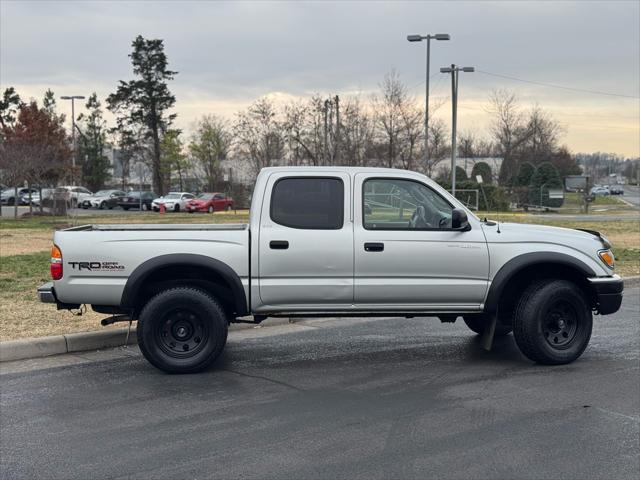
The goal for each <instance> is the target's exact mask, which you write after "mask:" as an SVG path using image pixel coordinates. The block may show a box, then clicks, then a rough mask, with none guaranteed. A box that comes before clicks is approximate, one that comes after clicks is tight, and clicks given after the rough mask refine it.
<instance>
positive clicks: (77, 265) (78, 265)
mask: <svg viewBox="0 0 640 480" xmlns="http://www.w3.org/2000/svg"><path fill="white" fill-rule="evenodd" d="M67 263H68V264H69V265H71V268H72V269H73V270H76V269H78V270H89V271H91V272H111V271H115V270H124V265H120V264H119V263H118V262H67Z"/></svg>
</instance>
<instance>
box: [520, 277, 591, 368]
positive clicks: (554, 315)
mask: <svg viewBox="0 0 640 480" xmlns="http://www.w3.org/2000/svg"><path fill="white" fill-rule="evenodd" d="M592 326H593V315H592V313H591V308H590V307H589V302H588V300H587V298H585V295H584V293H583V292H582V290H581V289H580V288H579V287H578V286H577V285H576V284H574V283H572V282H569V281H567V280H544V281H540V282H537V283H534V284H533V285H531V286H530V287H529V288H527V289H526V290H525V292H524V294H523V295H522V297H521V298H520V301H519V302H518V306H517V307H516V311H515V315H514V319H513V334H514V337H515V339H516V343H517V344H518V347H519V348H520V350H521V351H522V353H523V354H524V355H526V356H527V357H528V358H529V359H531V360H533V361H534V362H538V363H542V364H547V365H561V364H565V363H570V362H573V361H574V360H575V359H577V358H578V357H580V355H582V352H584V350H585V348H587V344H588V343H589V339H590V338H591V329H592Z"/></svg>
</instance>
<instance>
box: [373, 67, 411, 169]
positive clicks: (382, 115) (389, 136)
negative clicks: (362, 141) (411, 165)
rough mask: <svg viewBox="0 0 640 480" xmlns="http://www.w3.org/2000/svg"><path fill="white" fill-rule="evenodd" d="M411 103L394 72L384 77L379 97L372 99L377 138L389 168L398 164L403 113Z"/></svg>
mask: <svg viewBox="0 0 640 480" xmlns="http://www.w3.org/2000/svg"><path fill="white" fill-rule="evenodd" d="M411 102H412V99H411V97H410V96H409V94H408V92H407V87H406V85H405V84H404V83H403V82H402V81H401V80H400V75H399V74H398V72H397V71H396V70H391V71H390V72H389V73H387V74H386V75H385V76H384V80H383V81H382V83H381V84H380V93H379V95H374V96H373V98H372V107H373V111H374V115H375V119H376V124H377V126H378V129H377V131H378V135H377V136H378V138H379V141H380V143H381V144H383V145H384V160H385V164H386V166H387V167H389V168H393V167H394V166H396V165H397V164H398V163H399V162H398V160H399V155H400V152H401V150H402V145H401V144H400V142H401V136H402V134H403V131H404V129H405V125H404V123H405V122H404V121H403V112H404V111H405V110H406V109H407V104H408V103H411Z"/></svg>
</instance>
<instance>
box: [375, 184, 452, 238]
mask: <svg viewBox="0 0 640 480" xmlns="http://www.w3.org/2000/svg"><path fill="white" fill-rule="evenodd" d="M363 197H364V198H363V210H364V228H366V229H367V230H439V229H448V228H451V212H452V211H453V207H452V206H451V205H450V204H449V202H447V201H446V200H445V199H444V198H442V197H441V196H440V195H438V194H437V193H436V192H434V191H433V190H431V189H430V188H429V187H427V186H426V185H424V184H422V183H419V182H415V181H412V180H401V179H394V178H386V179H383V178H376V179H370V180H366V181H365V182H364V187H363Z"/></svg>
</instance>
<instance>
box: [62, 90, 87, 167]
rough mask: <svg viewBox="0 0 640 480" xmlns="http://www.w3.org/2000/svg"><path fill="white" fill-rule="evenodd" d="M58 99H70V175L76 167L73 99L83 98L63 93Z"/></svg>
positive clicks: (82, 98)
mask: <svg viewBox="0 0 640 480" xmlns="http://www.w3.org/2000/svg"><path fill="white" fill-rule="evenodd" d="M60 100H71V142H72V143H73V154H72V155H71V166H72V167H73V168H72V170H71V175H73V170H75V168H76V109H75V100H84V96H82V95H63V96H61V97H60Z"/></svg>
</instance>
